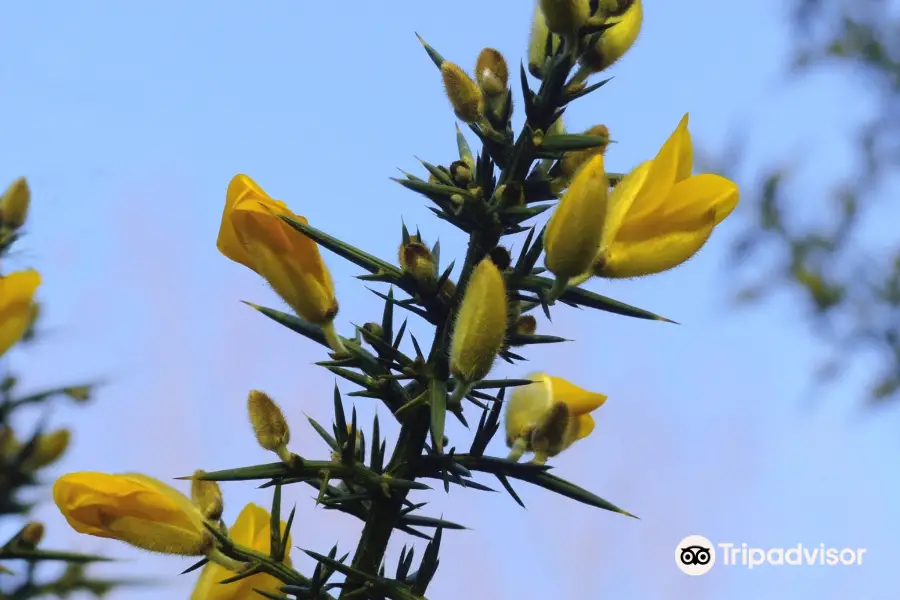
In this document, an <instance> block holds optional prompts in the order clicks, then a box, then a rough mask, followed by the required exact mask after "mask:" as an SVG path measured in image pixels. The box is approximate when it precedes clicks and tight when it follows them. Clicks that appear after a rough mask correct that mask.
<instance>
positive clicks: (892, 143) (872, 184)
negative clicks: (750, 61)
mask: <svg viewBox="0 0 900 600" xmlns="http://www.w3.org/2000/svg"><path fill="white" fill-rule="evenodd" d="M787 8H789V9H790V10H791V15H790V18H791V20H790V27H789V34H790V36H791V44H792V48H791V52H792V56H791V62H790V64H789V65H788V67H789V72H790V75H791V77H792V80H793V81H795V82H798V81H802V80H804V79H805V78H808V77H810V76H813V75H815V74H819V73H821V72H823V71H828V72H830V73H832V74H838V75H839V76H841V77H846V78H847V79H848V80H849V81H850V82H852V83H853V84H855V85H856V89H857V90H859V91H860V92H861V93H862V94H863V95H865V96H866V97H867V98H866V99H867V100H869V101H870V103H871V106H872V107H873V110H872V112H871V113H870V114H868V115H867V117H866V119H865V120H864V122H863V123H862V124H861V126H860V127H859V129H858V131H856V133H855V135H854V137H853V138H851V139H849V140H844V141H842V142H841V143H844V142H846V143H849V144H850V145H851V148H852V151H853V155H854V156H853V159H854V160H853V161H852V170H851V172H850V173H849V176H847V177H845V178H843V179H840V180H836V179H835V178H834V177H832V176H830V174H829V173H827V172H825V171H824V170H822V172H821V173H822V177H823V179H824V180H825V181H826V182H827V184H828V186H829V189H828V192H827V194H826V195H824V196H807V195H804V193H803V191H802V190H798V189H797V186H794V185H792V167H793V166H794V165H791V166H790V167H789V166H787V165H786V164H785V163H784V162H783V161H782V162H774V163H773V164H769V165H765V166H763V168H762V169H759V168H758V167H757V168H755V172H757V173H759V175H758V179H757V180H756V181H755V182H748V181H744V182H742V195H743V198H742V200H741V202H742V203H743V204H744V205H745V210H748V211H749V215H750V218H749V220H748V221H746V227H745V230H744V231H743V232H742V233H741V235H740V236H739V237H738V239H737V240H736V242H735V245H734V248H733V253H732V260H733V265H734V266H741V267H745V268H742V269H740V270H739V271H738V272H741V273H744V274H745V275H748V271H749V268H746V267H749V266H750V265H751V264H757V261H756V260H755V259H754V261H753V262H752V263H751V262H750V261H747V260H746V259H747V258H748V256H750V255H751V254H753V255H754V257H757V256H762V255H766V256H769V255H771V256H774V257H775V258H774V261H775V262H774V264H769V263H767V264H766V268H765V270H764V271H763V272H762V273H755V274H754V275H756V277H755V278H754V276H748V277H744V278H742V279H741V282H740V284H739V290H738V293H737V299H738V300H739V301H740V302H741V303H749V304H756V303H758V302H760V301H762V300H763V299H765V298H767V297H768V296H769V295H771V294H772V293H773V292H776V291H784V290H789V291H791V292H794V293H796V294H798V295H799V298H801V300H802V303H803V306H804V313H805V314H806V316H807V317H808V319H809V321H810V325H811V327H812V329H813V331H814V332H815V335H816V336H818V337H819V338H820V339H821V340H822V341H824V342H826V343H827V344H828V345H829V347H830V348H831V349H832V352H831V354H830V357H829V358H828V359H827V360H826V361H825V362H824V364H823V365H822V366H821V369H820V370H819V372H818V373H817V379H818V380H819V381H820V382H821V383H826V382H828V381H830V380H833V378H835V377H836V376H839V375H840V374H841V373H842V372H843V371H844V369H845V368H846V367H849V366H851V365H853V364H857V361H860V360H873V364H874V365H875V366H874V368H873V371H872V373H873V374H872V379H871V382H870V386H869V389H868V390H866V391H865V392H864V397H865V399H866V401H867V402H868V403H869V404H870V405H880V404H884V403H885V402H886V401H888V400H893V399H897V398H900V243H898V242H894V241H889V244H888V246H887V247H885V246H884V245H883V243H882V242H881V241H880V240H879V243H878V244H870V243H868V242H869V241H871V240H870V239H869V238H871V237H872V236H867V227H868V226H869V224H871V223H873V222H882V221H884V220H885V219H887V220H888V221H887V222H888V223H890V222H891V221H895V220H896V221H900V219H897V216H895V215H900V212H898V211H897V209H896V201H897V197H896V195H897V184H898V181H897V179H896V178H897V174H898V167H900V2H898V1H897V0H791V2H789V3H787ZM823 126H827V124H826V125H823ZM801 160H803V159H801ZM810 160H814V159H810ZM741 162H743V159H742V158H741V154H740V151H739V150H738V151H736V152H735V153H734V154H733V155H732V156H731V158H727V159H725V160H724V162H723V164H721V165H719V170H724V171H730V170H733V169H735V168H737V167H738V166H739V165H740V163H741ZM810 164H812V163H810ZM810 164H804V166H810ZM812 166H815V165H814V164H812ZM891 189H893V191H890V190H891ZM757 266H758V265H757Z"/></svg>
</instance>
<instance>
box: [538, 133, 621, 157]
mask: <svg viewBox="0 0 900 600" xmlns="http://www.w3.org/2000/svg"><path fill="white" fill-rule="evenodd" d="M607 144H609V138H607V137H605V136H602V135H583V134H579V133H559V134H555V135H548V136H545V137H544V139H543V141H542V142H541V145H540V146H538V150H539V151H540V152H541V153H542V154H555V153H557V152H573V151H576V150H587V149H589V148H600V147H602V146H606V145H607Z"/></svg>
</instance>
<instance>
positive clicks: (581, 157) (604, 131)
mask: <svg viewBox="0 0 900 600" xmlns="http://www.w3.org/2000/svg"><path fill="white" fill-rule="evenodd" d="M584 135H595V136H599V137H605V138H606V139H607V141H608V140H609V129H608V128H607V127H606V125H594V126H593V127H591V128H590V129H588V130H587V131H585V132H584ZM606 147H607V144H604V145H603V146H595V147H593V148H586V149H585V150H573V151H571V152H566V155H565V156H563V158H562V160H561V161H559V171H560V174H561V176H562V178H563V179H564V180H565V181H566V182H568V181H571V179H572V177H573V176H574V175H575V173H576V172H577V171H578V169H579V168H580V167H581V166H582V165H583V164H584V163H586V162H587V161H589V160H590V159H592V158H594V157H595V156H597V155H598V154H603V153H605V152H606Z"/></svg>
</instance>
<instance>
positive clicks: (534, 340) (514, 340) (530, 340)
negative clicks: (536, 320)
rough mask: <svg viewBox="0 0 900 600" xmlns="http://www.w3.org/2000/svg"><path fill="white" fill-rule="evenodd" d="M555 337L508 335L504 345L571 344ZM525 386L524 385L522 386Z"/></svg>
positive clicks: (521, 334)
mask: <svg viewBox="0 0 900 600" xmlns="http://www.w3.org/2000/svg"><path fill="white" fill-rule="evenodd" d="M571 341H572V340H567V339H566V338H562V337H559V336H556V335H539V334H534V333H530V334H529V333H510V334H509V335H507V336H506V343H507V344H509V345H510V346H528V345H531V344H559V343H561V342H571ZM523 385H525V384H523Z"/></svg>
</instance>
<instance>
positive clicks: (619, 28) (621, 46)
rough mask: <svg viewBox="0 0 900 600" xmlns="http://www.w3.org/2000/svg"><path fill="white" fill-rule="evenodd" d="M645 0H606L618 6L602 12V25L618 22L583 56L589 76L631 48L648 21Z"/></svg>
mask: <svg viewBox="0 0 900 600" xmlns="http://www.w3.org/2000/svg"><path fill="white" fill-rule="evenodd" d="M642 2H643V0H606V4H608V5H615V6H612V7H611V8H608V9H607V10H606V11H604V10H603V9H601V11H600V14H598V18H599V19H601V21H600V22H601V23H615V24H614V25H613V26H612V27H610V28H609V29H607V30H605V31H604V32H603V35H601V36H600V39H599V40H597V41H596V42H595V43H594V44H593V45H592V46H589V47H588V48H587V49H586V50H585V52H584V53H583V54H582V55H581V58H580V61H579V62H580V64H581V68H582V69H583V70H584V71H585V72H586V73H599V72H600V71H603V70H605V69H608V68H609V67H610V66H611V65H612V64H613V63H615V62H616V61H618V60H619V59H620V58H622V56H624V55H625V53H626V52H628V50H629V49H631V46H632V45H634V42H635V40H637V37H638V34H639V33H640V31H641V25H642V24H643V21H644V8H643V5H642Z"/></svg>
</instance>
